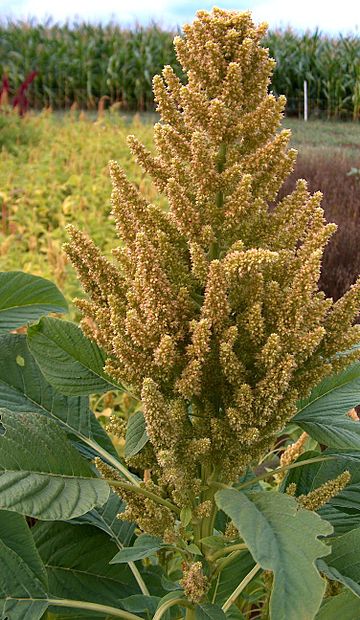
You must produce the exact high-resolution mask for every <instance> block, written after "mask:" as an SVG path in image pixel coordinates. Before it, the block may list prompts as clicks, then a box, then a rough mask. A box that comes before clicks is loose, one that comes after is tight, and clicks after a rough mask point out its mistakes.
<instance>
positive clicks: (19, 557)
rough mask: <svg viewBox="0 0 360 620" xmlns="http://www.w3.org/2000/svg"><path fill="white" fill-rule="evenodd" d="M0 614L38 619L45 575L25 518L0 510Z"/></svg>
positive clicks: (41, 612)
mask: <svg viewBox="0 0 360 620" xmlns="http://www.w3.org/2000/svg"><path fill="white" fill-rule="evenodd" d="M0 563H1V582H0V605H1V607H0V613H1V618H2V619H3V618H6V617H7V615H8V614H11V615H10V616H8V617H10V618H12V619H14V620H23V619H25V618H32V619H33V620H38V619H39V618H41V617H42V615H43V613H44V611H45V610H46V608H47V603H46V602H45V601H44V599H45V597H46V594H45V592H46V588H47V574H46V571H45V567H44V565H43V564H42V562H41V560H40V557H39V553H38V551H37V550H36V547H35V544H34V540H33V538H32V536H31V533H30V530H29V528H28V526H27V525H26V521H25V519H24V517H22V516H20V515H12V514H10V513H8V512H5V511H3V510H1V511H0Z"/></svg>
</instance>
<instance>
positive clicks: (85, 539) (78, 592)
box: [33, 523, 139, 617]
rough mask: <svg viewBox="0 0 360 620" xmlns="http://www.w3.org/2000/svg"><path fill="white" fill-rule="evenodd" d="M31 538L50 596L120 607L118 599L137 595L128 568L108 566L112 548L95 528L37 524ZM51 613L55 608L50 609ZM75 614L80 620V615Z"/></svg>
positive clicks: (113, 551) (103, 535) (137, 590)
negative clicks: (42, 564)
mask: <svg viewBox="0 0 360 620" xmlns="http://www.w3.org/2000/svg"><path fill="white" fill-rule="evenodd" d="M33 535H34V540H35V543H36V546H37V548H38V550H39V553H40V556H41V559H42V561H43V563H44V565H45V567H46V569H47V574H48V579H49V592H51V594H52V596H53V597H55V598H65V599H73V600H81V601H90V602H93V603H100V604H103V605H111V606H113V607H120V606H122V604H121V601H122V599H125V600H126V599H127V598H128V597H129V596H130V595H133V594H138V592H139V588H138V585H137V583H136V581H135V579H134V577H133V575H132V573H131V572H130V570H129V568H128V567H127V566H110V564H109V562H110V560H111V558H112V557H113V555H114V553H115V552H116V546H115V544H114V543H113V542H112V541H111V540H110V538H109V537H108V536H107V535H106V534H104V533H103V532H101V531H100V530H99V529H97V528H94V527H91V526H88V525H82V526H78V525H71V524H69V523H38V524H37V525H36V526H35V528H33ZM55 610H57V608H56V607H53V608H51V611H55ZM62 613H64V612H63V611H62ZM72 613H73V612H72ZM77 615H78V616H79V617H82V616H81V615H80V612H77ZM84 615H87V614H84Z"/></svg>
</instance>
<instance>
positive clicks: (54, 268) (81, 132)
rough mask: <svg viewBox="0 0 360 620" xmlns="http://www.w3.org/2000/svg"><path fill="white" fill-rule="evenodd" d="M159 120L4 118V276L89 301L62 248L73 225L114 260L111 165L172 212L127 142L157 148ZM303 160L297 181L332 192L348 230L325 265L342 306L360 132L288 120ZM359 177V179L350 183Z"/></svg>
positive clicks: (0, 264) (329, 200) (359, 188)
mask: <svg viewBox="0 0 360 620" xmlns="http://www.w3.org/2000/svg"><path fill="white" fill-rule="evenodd" d="M155 118H156V117H155V115H154V114H142V115H135V116H133V115H131V116H130V115H120V114H119V113H118V111H117V110H114V111H113V112H108V113H105V114H100V115H99V116H98V117H96V115H94V114H87V113H84V112H81V113H79V112H72V113H71V112H68V113H65V114H64V113H62V114H51V113H49V112H43V113H41V114H29V115H27V116H26V117H25V118H23V119H19V118H18V117H17V116H16V115H15V114H10V115H2V116H1V117H0V122H2V123H3V126H2V128H1V127H0V129H1V131H0V136H1V138H0V140H1V146H2V151H1V152H0V188H1V189H0V213H1V223H0V269H1V270H9V269H23V270H25V271H28V272H32V273H37V274H40V275H44V276H47V277H50V278H51V279H52V280H54V281H56V282H57V283H58V285H59V286H60V287H61V288H62V289H63V290H64V291H65V293H66V295H67V297H68V298H71V297H73V296H74V295H75V294H78V293H79V290H78V284H77V282H76V278H75V276H74V273H73V270H72V268H71V267H70V265H68V264H66V261H65V258H64V255H63V253H62V251H61V245H62V243H63V241H64V240H65V239H66V231H65V226H66V224H68V223H70V222H73V223H75V224H76V225H77V226H79V227H80V228H81V229H82V230H85V231H87V232H88V233H89V234H90V235H91V236H92V237H93V238H94V239H95V241H96V242H97V243H98V244H99V246H100V247H101V248H102V249H103V250H104V251H105V252H106V253H107V254H110V251H111V248H112V247H113V246H114V244H115V243H116V240H115V235H114V227H113V223H112V219H111V215H110V193H111V185H110V180H109V176H108V169H107V163H108V161H109V159H117V160H118V161H119V162H120V163H121V165H122V166H123V167H124V168H125V170H126V171H127V173H128V175H129V177H130V178H131V179H132V180H133V181H134V182H136V183H137V185H138V186H139V187H140V188H141V190H142V191H143V192H144V193H145V195H146V197H147V198H148V200H149V201H152V202H154V201H155V202H160V203H162V201H163V199H162V198H161V197H159V196H158V195H157V192H156V191H155V189H154V187H153V186H152V185H151V182H150V180H149V179H148V178H147V177H145V176H144V175H143V174H142V171H141V170H140V169H139V168H138V167H137V166H135V164H134V163H133V161H132V160H131V158H130V155H129V151H128V148H127V145H126V136H127V135H128V134H129V133H135V134H136V135H137V136H138V137H139V138H140V139H141V140H142V141H143V142H144V143H145V144H146V145H147V146H149V147H151V140H152V124H153V122H154V120H155ZM284 124H285V126H287V127H290V128H291V129H292V132H293V145H294V146H296V147H297V148H298V150H299V157H298V163H297V166H296V169H295V172H294V174H293V176H292V178H290V179H289V181H288V182H287V183H286V185H285V187H284V188H283V190H282V194H284V193H285V192H287V191H289V190H290V189H291V187H292V186H293V184H294V181H295V178H296V177H299V176H301V177H304V178H307V179H308V181H309V184H310V188H311V190H312V191H315V190H318V189H321V190H322V191H323V192H324V202H323V205H324V207H325V211H326V215H327V217H328V219H329V220H331V221H336V222H337V223H338V224H339V230H338V232H337V233H336V235H335V236H334V237H333V239H332V241H331V242H330V245H329V248H328V251H327V253H326V255H325V260H324V269H323V275H322V286H323V288H324V289H325V290H326V292H327V293H328V294H329V295H332V296H334V297H338V296H339V295H340V294H342V292H343V291H344V290H345V289H346V288H347V287H348V286H349V285H350V284H351V283H352V282H353V280H354V279H355V277H356V275H357V274H358V273H359V271H360V256H359V254H360V253H359V250H358V237H359V232H358V231H359V226H360V173H359V172H358V168H360V158H359V152H360V124H358V123H336V122H320V121H309V122H308V123H304V122H302V121H297V120H294V119H285V122H284ZM352 168H353V169H355V171H354V170H353V174H351V175H350V176H349V175H348V173H349V172H350V171H351V169H352Z"/></svg>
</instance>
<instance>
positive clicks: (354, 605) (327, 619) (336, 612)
mask: <svg viewBox="0 0 360 620" xmlns="http://www.w3.org/2000/svg"><path fill="white" fill-rule="evenodd" d="M358 618H360V600H359V599H358V597H357V596H355V595H354V594H353V593H352V592H350V591H349V590H345V591H344V592H341V593H340V594H338V595H337V596H332V597H329V598H327V599H325V601H324V603H323V604H322V605H321V608H320V611H319V613H318V614H317V615H316V620H357V619H358Z"/></svg>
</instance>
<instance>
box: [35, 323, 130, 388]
mask: <svg viewBox="0 0 360 620" xmlns="http://www.w3.org/2000/svg"><path fill="white" fill-rule="evenodd" d="M28 345H29V349H30V351H31V353H32V354H33V356H34V357H35V359H36V361H37V363H38V364H39V366H40V369H41V372H42V373H43V375H44V377H45V378H46V379H47V381H48V382H49V383H50V384H51V385H53V386H54V387H55V388H56V389H57V390H59V392H61V393H62V394H67V395H69V396H82V395H87V394H94V393H101V392H107V391H108V390H111V389H121V386H119V385H118V384H116V383H115V382H114V381H113V380H112V379H111V378H110V377H109V376H108V375H107V374H106V373H105V372H104V370H103V368H104V364H105V355H104V353H103V352H102V351H101V349H99V347H98V346H97V344H96V343H95V342H93V341H92V340H89V339H88V338H86V336H84V334H83V333H82V331H81V329H80V328H79V327H78V326H77V325H76V324H75V323H71V322H70V321H62V320H60V319H53V318H50V317H45V318H42V319H40V321H38V323H36V324H35V325H31V326H30V327H29V329H28Z"/></svg>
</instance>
